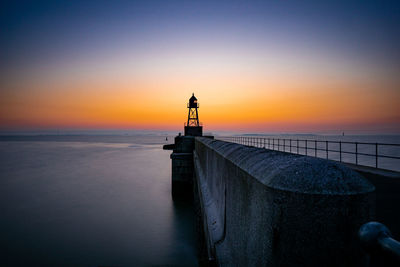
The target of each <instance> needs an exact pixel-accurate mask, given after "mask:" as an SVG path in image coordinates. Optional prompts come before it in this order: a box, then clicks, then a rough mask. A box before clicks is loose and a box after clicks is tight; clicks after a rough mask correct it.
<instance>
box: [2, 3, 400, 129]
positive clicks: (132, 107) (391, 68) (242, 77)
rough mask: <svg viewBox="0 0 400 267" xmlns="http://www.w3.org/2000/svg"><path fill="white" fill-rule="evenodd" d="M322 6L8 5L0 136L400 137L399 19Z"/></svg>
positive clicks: (364, 8) (367, 9)
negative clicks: (144, 132) (101, 132)
mask: <svg viewBox="0 0 400 267" xmlns="http://www.w3.org/2000/svg"><path fill="white" fill-rule="evenodd" d="M96 3H97V2H96ZM321 3H322V2H321ZM321 3H319V2H317V3H308V4H307V3H304V4H302V5H301V6H299V5H298V4H297V3H290V2H287V1H278V2H277V1H273V2H270V3H266V2H265V3H264V2H254V3H251V2H247V1H246V2H243V3H242V4H241V5H233V4H232V3H230V2H227V3H220V4H217V3H214V2H207V3H206V2H204V3H203V2H201V3H197V2H190V3H187V4H186V5H180V4H177V3H170V4H166V3H164V2H160V3H158V4H157V5H155V4H154V3H147V1H144V2H140V3H139V2H138V3H136V1H132V3H121V4H120V5H117V4H110V3H108V2H104V3H103V2H101V3H100V2H99V3H98V6H96V7H95V8H94V7H93V6H86V5H85V3H81V2H80V1H76V2H71V3H69V4H68V7H66V6H62V5H61V6H60V8H57V7H56V6H52V5H49V6H47V4H46V3H43V4H42V5H43V6H37V8H35V9H31V8H28V7H23V6H20V5H19V4H18V3H15V6H14V5H13V4H11V3H10V5H9V6H7V8H8V9H7V10H6V13H7V14H8V15H7V17H6V18H5V20H4V21H3V22H1V23H3V24H2V25H0V26H2V28H3V29H5V30H4V31H1V32H0V34H1V35H2V37H3V38H2V39H4V40H5V41H4V43H0V56H1V58H2V60H1V61H0V130H24V129H27V130H42V129H43V130H45V129H152V130H154V129H160V130H174V131H178V130H182V127H183V123H184V122H185V120H186V118H187V108H186V103H187V101H188V99H189V97H190V96H191V94H192V92H194V93H195V95H196V96H197V98H198V100H199V103H200V111H199V114H200V121H201V122H203V123H204V126H205V131H215V130H230V131H240V132H264V133H269V132H307V133H309V132H326V133H341V132H342V131H346V132H354V133H400V75H399V74H400V65H399V62H400V60H398V57H397V56H398V55H399V53H398V47H396V44H398V43H399V42H398V41H396V40H397V39H396V38H398V29H399V27H398V25H397V24H398V23H397V22H398V21H400V20H397V19H396V18H397V17H398V16H399V13H398V12H396V10H395V9H391V8H386V7H385V6H380V4H379V3H375V4H374V5H372V6H369V5H367V4H365V3H364V2H362V4H361V2H360V4H357V5H354V6H352V7H350V6H349V5H347V4H343V3H341V2H340V1H339V2H337V3H336V2H332V3H330V4H329V5H327V4H326V5H325V4H321ZM125 5H126V6H125ZM5 8H6V7H5ZM65 8H69V9H68V10H69V11H68V12H65V10H64V9H65ZM82 8H87V10H88V11H90V12H89V13H88V14H86V13H85V15H83V14H84V13H82V12H81V9H82ZM84 10H86V9H84ZM354 14H357V16H355V15H354ZM390 16H392V17H390Z"/></svg>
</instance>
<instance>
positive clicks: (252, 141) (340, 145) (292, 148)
mask: <svg viewBox="0 0 400 267" xmlns="http://www.w3.org/2000/svg"><path fill="white" fill-rule="evenodd" d="M219 139H221V140H224V141H229V142H234V143H238V144H242V145H247V146H254V147H260V148H265V149H272V150H278V151H284V152H290V153H294V154H303V155H307V156H314V157H319V158H326V159H330V160H335V161H340V162H347V163H353V164H356V165H360V166H368V167H374V168H381V169H387V170H394V171H400V169H396V167H395V168H390V167H387V166H386V167H385V166H382V165H383V164H382V159H389V160H393V161H396V162H395V163H396V164H391V165H393V166H397V168H399V166H400V144H393V143H392V144H389V143H368V142H350V141H326V140H309V139H287V138H271V137H249V136H222V137H219ZM349 146H350V147H351V148H352V149H349ZM367 148H369V149H367ZM388 148H393V149H394V150H396V151H395V152H396V153H392V154H388V153H387V152H386V153H384V151H382V150H385V149H386V150H387V149H388ZM360 150H361V151H360ZM302 152H303V153H302ZM335 154H336V155H335ZM345 155H354V158H353V159H352V160H349V159H343V156H345ZM335 156H336V157H335ZM360 156H361V157H364V161H363V162H360ZM366 158H369V159H372V158H373V159H374V161H375V162H374V164H373V165H372V164H366V163H365V161H366Z"/></svg>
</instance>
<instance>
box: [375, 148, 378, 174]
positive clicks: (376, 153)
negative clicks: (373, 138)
mask: <svg viewBox="0 0 400 267" xmlns="http://www.w3.org/2000/svg"><path fill="white" fill-rule="evenodd" d="M375 167H376V168H378V143H375Z"/></svg>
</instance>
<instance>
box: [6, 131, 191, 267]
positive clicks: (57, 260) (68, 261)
mask: <svg viewBox="0 0 400 267" xmlns="http://www.w3.org/2000/svg"><path fill="white" fill-rule="evenodd" d="M11 140H13V141H11ZM15 140H16V139H15V138H14V139H13V138H9V137H2V139H1V141H0V174H1V178H0V214H1V220H0V246H1V248H0V254H1V256H0V258H1V261H2V262H0V265H6V266H21V265H41V266H44V265H48V266H50V265H51V266H105V265H107V266H157V265H174V266H192V265H196V264H197V260H196V256H195V244H194V243H195V242H194V239H195V236H194V229H193V226H194V224H193V211H192V209H191V207H190V205H189V204H187V203H184V202H183V203H182V202H180V203H174V202H173V201H172V199H171V195H170V183H171V162H170V158H169V154H170V152H169V151H163V150H162V144H163V143H165V137H134V136H133V137H123V138H121V137H112V136H105V137H93V138H91V137H88V136H85V137H77V136H75V137H60V136H58V137H50V136H47V137H43V136H42V137H36V138H31V137H27V138H25V139H24V138H22V137H19V139H18V141H15ZM27 140H28V141H27Z"/></svg>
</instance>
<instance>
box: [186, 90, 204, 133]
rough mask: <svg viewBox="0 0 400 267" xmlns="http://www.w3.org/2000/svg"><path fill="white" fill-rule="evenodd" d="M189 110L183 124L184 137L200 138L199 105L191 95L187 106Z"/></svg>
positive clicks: (201, 127)
mask: <svg viewBox="0 0 400 267" xmlns="http://www.w3.org/2000/svg"><path fill="white" fill-rule="evenodd" d="M187 107H188V109H189V113H188V119H187V123H186V124H185V135H186V136H202V135H203V126H200V123H199V112H198V108H199V104H198V103H197V98H196V97H195V96H194V93H193V94H192V97H191V98H190V99H189V103H188V104H187Z"/></svg>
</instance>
